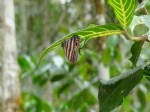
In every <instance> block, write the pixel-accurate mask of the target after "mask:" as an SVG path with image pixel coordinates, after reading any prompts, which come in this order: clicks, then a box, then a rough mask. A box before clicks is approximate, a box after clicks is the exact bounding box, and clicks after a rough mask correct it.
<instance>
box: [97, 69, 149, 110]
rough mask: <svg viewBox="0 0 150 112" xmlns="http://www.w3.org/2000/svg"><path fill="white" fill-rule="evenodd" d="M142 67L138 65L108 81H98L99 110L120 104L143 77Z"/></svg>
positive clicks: (112, 107) (143, 70) (110, 108)
mask: <svg viewBox="0 0 150 112" xmlns="http://www.w3.org/2000/svg"><path fill="white" fill-rule="evenodd" d="M142 68H143V67H142V66H138V67H136V68H134V69H131V70H129V71H128V72H125V73H123V74H121V75H119V76H117V77H115V78H113V79H110V80H108V81H100V85H99V95H98V96H99V101H100V112H110V111H111V110H112V109H114V108H115V107H117V106H119V105H120V104H122V102H123V99H124V98H125V97H126V96H127V95H128V93H129V92H130V91H131V90H132V89H133V88H134V87H135V86H136V85H137V84H138V83H139V82H140V81H141V79H142V78H143V75H144V74H143V73H144V72H145V71H146V70H145V69H142ZM149 75H150V74H149ZM106 105H107V106H106Z"/></svg>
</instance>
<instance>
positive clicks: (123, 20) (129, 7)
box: [108, 0, 136, 29]
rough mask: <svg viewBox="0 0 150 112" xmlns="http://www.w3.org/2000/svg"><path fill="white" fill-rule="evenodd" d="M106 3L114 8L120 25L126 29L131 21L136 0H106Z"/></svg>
mask: <svg viewBox="0 0 150 112" xmlns="http://www.w3.org/2000/svg"><path fill="white" fill-rule="evenodd" d="M108 3H109V4H110V5H111V6H112V7H113V8H114V12H115V14H116V16H117V18H118V20H119V22H120V24H121V25H122V26H123V27H124V28H125V29H126V28H127V26H129V25H130V23H131V21H132V18H133V12H134V9H135V7H136V0H108Z"/></svg>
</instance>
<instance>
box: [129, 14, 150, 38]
mask: <svg viewBox="0 0 150 112" xmlns="http://www.w3.org/2000/svg"><path fill="white" fill-rule="evenodd" d="M139 24H144V25H145V26H147V27H148V28H149V31H148V32H147V33H146V34H143V35H147V36H148V40H150V15H143V16H134V18H133V20H132V22H131V24H130V26H129V28H130V29H131V32H132V33H133V30H134V28H135V26H136V25H139Z"/></svg>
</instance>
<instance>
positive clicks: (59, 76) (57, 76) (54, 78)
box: [51, 74, 66, 82]
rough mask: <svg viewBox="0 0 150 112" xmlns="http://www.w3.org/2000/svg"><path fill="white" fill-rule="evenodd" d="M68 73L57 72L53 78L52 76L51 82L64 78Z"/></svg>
mask: <svg viewBox="0 0 150 112" xmlns="http://www.w3.org/2000/svg"><path fill="white" fill-rule="evenodd" d="M65 76H66V75H64V74H57V75H54V76H53V77H52V78H51V82H55V81H59V80H61V79H63V78H64V77H65Z"/></svg>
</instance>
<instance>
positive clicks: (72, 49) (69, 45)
mask: <svg viewBox="0 0 150 112" xmlns="http://www.w3.org/2000/svg"><path fill="white" fill-rule="evenodd" d="M62 47H63V48H64V51H65V54H66V56H67V58H68V60H69V61H70V62H71V63H73V64H74V63H76V62H77V58H78V50H79V47H80V38H79V37H78V36H77V35H74V36H73V37H71V38H70V39H69V40H67V41H64V42H62Z"/></svg>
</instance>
